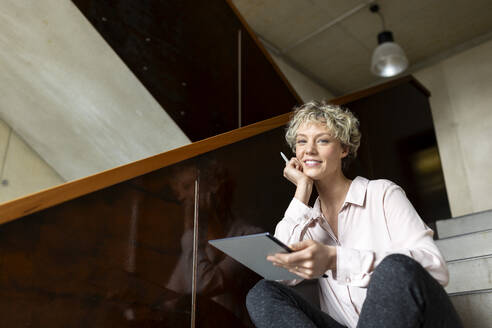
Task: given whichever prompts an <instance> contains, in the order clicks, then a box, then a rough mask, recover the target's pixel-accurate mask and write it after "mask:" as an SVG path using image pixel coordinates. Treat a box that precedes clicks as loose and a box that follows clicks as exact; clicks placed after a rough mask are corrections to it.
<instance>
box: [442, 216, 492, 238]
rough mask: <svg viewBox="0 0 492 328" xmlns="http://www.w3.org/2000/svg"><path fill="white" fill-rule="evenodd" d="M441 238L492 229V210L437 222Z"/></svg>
mask: <svg viewBox="0 0 492 328" xmlns="http://www.w3.org/2000/svg"><path fill="white" fill-rule="evenodd" d="M436 226H437V232H438V234H439V238H446V237H451V236H456V235H461V234H464V233H470V232H477V231H483V230H490V229H492V211H484V212H479V213H473V214H469V215H465V216H460V217H457V218H453V219H447V220H440V221H437V222H436Z"/></svg>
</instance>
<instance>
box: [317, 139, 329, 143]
mask: <svg viewBox="0 0 492 328" xmlns="http://www.w3.org/2000/svg"><path fill="white" fill-rule="evenodd" d="M318 142H320V143H329V142H330V140H328V139H320V140H318Z"/></svg>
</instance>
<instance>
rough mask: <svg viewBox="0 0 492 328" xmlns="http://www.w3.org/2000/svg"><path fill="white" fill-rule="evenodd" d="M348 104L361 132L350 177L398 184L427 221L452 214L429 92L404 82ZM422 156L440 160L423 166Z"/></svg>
mask: <svg viewBox="0 0 492 328" xmlns="http://www.w3.org/2000/svg"><path fill="white" fill-rule="evenodd" d="M345 106H346V107H348V108H349V109H350V110H351V111H353V112H354V113H355V115H356V116H357V117H358V118H359V120H360V124H361V125H360V127H361V132H362V140H361V146H360V149H359V152H358V157H357V159H356V160H355V162H354V163H353V165H352V166H351V167H350V169H349V171H348V176H349V177H351V178H353V177H355V176H356V175H361V176H364V177H366V178H368V179H383V178H384V179H389V180H392V181H393V182H395V183H397V184H399V185H400V186H401V187H402V188H403V189H404V190H405V192H406V194H407V196H408V198H409V199H410V201H411V202H412V204H413V205H414V206H415V208H416V209H417V211H418V212H419V214H420V215H421V217H422V219H423V220H424V221H425V222H427V223H431V222H434V221H436V220H440V219H447V218H449V217H451V211H450V209H449V202H448V198H447V194H446V188H445V185H444V175H443V172H442V167H441V163H440V160H439V154H438V152H437V151H436V150H437V141H436V136H435V133H434V125H433V121H432V116H431V110H430V105H429V101H428V96H427V95H426V94H424V93H423V92H422V91H421V90H420V89H419V88H417V87H416V86H415V85H414V84H412V83H404V84H400V85H397V86H395V87H393V88H390V89H386V90H384V91H383V92H380V93H377V94H374V95H371V96H369V97H366V98H363V99H360V100H357V101H354V102H351V103H348V104H346V105H345ZM433 149H434V151H433ZM423 156H427V157H426V158H427V161H432V163H434V164H435V165H433V166H432V168H431V170H430V171H429V170H427V171H425V172H423V171H422V170H421V169H420V168H421V167H422V165H419V163H420V164H421V163H422V160H423ZM431 180H432V181H434V182H433V183H432V186H428V183H429V182H430V181H431Z"/></svg>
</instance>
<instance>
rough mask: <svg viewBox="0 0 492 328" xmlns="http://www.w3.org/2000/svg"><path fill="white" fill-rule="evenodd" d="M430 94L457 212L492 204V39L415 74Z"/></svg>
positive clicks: (450, 199) (449, 188)
mask: <svg viewBox="0 0 492 328" xmlns="http://www.w3.org/2000/svg"><path fill="white" fill-rule="evenodd" d="M414 76H415V77H416V78H417V79H418V80H419V81H420V82H422V84H423V85H425V86H426V87H427V88H428V89H429V90H430V92H431V93H432V96H431V99H430V101H431V107H432V115H433V119H434V124H435V129H436V134H437V142H438V146H439V152H440V155H441V160H442V166H443V171H444V178H445V181H446V188H447V191H448V197H449V201H450V205H451V213H452V215H453V216H460V215H464V214H469V213H474V212H478V211H484V210H488V209H491V208H492V197H491V195H492V170H491V169H490V168H491V167H492V41H488V42H486V43H483V44H481V45H479V46H477V47H475V48H472V49H469V50H467V51H464V52H462V53H460V54H457V55H455V56H453V57H450V58H448V59H446V60H443V61H441V62H439V63H438V64H436V65H433V66H431V67H428V68H426V69H423V70H420V71H418V72H416V73H414Z"/></svg>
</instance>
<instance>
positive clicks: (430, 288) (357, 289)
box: [246, 102, 462, 328]
mask: <svg viewBox="0 0 492 328" xmlns="http://www.w3.org/2000/svg"><path fill="white" fill-rule="evenodd" d="M360 137H361V135H360V132H359V130H358V121H357V119H356V118H355V117H354V116H353V114H352V113H351V112H349V111H346V110H343V109H342V108H340V107H339V106H335V105H329V104H326V103H317V102H310V103H307V104H305V105H303V106H301V107H300V108H297V109H296V110H295V111H294V114H293V117H292V119H291V121H290V123H289V126H288V130H287V133H286V139H287V142H288V144H289V145H290V146H291V148H292V150H293V151H294V153H295V157H293V158H292V159H291V160H290V161H289V162H288V163H287V164H286V166H285V169H284V177H286V178H287V179H288V180H289V181H291V182H292V183H293V184H295V185H296V191H295V195H294V198H293V199H292V201H291V203H290V205H289V207H288V208H287V211H286V212H285V217H284V218H283V219H282V220H281V221H280V222H279V223H278V225H277V228H276V231H275V236H276V237H277V238H278V239H280V240H281V241H283V242H284V243H286V244H290V245H291V246H290V247H291V248H292V249H293V250H295V252H293V253H289V254H275V255H272V256H269V257H268V258H267V259H268V260H269V261H271V262H272V263H273V265H276V266H281V267H284V268H286V269H288V270H289V271H290V272H293V273H295V274H297V275H298V276H299V277H300V278H304V279H313V278H319V286H320V288H319V295H320V305H321V310H322V311H320V310H319V309H317V308H315V307H313V306H312V305H311V304H310V303H308V302H306V301H305V300H304V299H302V297H300V296H299V295H298V294H296V293H295V291H293V290H292V289H290V288H289V287H286V286H285V285H283V284H280V283H278V282H272V281H266V280H262V281H260V282H259V283H258V284H257V285H256V286H255V287H253V288H252V290H251V291H250V292H249V294H248V297H247V302H246V303H247V307H248V311H249V313H250V315H251V318H252V320H253V322H254V324H255V325H256V326H257V327H269V328H272V327H379V328H381V327H462V325H461V323H460V320H459V317H458V315H457V314H456V312H455V310H454V308H453V306H452V304H451V302H450V301H449V298H448V296H447V294H446V292H445V291H444V289H443V288H442V286H441V285H446V284H447V282H448V271H447V268H446V264H445V261H444V259H443V257H442V255H441V254H440V252H439V250H438V249H437V247H436V245H435V244H434V241H433V239H432V235H433V231H432V230H431V229H429V228H428V227H427V226H426V225H425V224H424V223H423V222H422V220H421V219H420V217H419V216H418V214H417V212H416V211H415V209H414V208H413V206H412V205H411V204H410V202H409V201H408V199H407V198H406V196H405V193H404V192H403V190H402V189H401V188H400V187H399V186H397V185H396V184H394V183H392V182H391V181H388V180H373V181H369V180H367V179H365V178H362V177H357V178H355V179H354V180H353V181H351V180H349V179H347V178H346V177H345V175H344V174H343V171H342V168H344V167H345V166H346V165H347V164H348V162H349V161H350V160H351V159H353V158H355V156H356V154H357V149H358V147H359V145H360ZM313 187H315V188H316V190H317V191H318V195H319V196H318V198H317V200H316V203H315V204H314V206H313V207H312V208H311V207H309V206H308V201H309V198H310V196H311V192H312V189H313ZM323 274H326V275H327V276H328V278H322V277H321V276H322V275H323ZM299 281H300V280H295V281H289V282H284V283H286V284H290V285H293V284H296V283H298V282H299Z"/></svg>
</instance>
